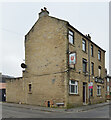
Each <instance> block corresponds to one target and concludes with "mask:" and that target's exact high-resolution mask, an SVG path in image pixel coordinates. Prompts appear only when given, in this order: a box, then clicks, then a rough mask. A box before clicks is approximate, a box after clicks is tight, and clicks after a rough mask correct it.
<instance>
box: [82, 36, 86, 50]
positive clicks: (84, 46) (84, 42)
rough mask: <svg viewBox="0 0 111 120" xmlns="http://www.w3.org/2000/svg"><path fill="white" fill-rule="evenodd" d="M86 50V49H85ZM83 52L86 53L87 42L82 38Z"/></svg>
mask: <svg viewBox="0 0 111 120" xmlns="http://www.w3.org/2000/svg"><path fill="white" fill-rule="evenodd" d="M84 48H85V49H84ZM82 50H83V51H84V52H86V40H85V39H83V38H82Z"/></svg>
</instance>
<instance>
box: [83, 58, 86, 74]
mask: <svg viewBox="0 0 111 120" xmlns="http://www.w3.org/2000/svg"><path fill="white" fill-rule="evenodd" d="M84 63H85V70H84V66H83V64H84ZM82 66H83V73H86V72H87V60H86V59H84V58H83V59H82Z"/></svg>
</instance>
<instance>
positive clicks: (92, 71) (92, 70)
mask: <svg viewBox="0 0 111 120" xmlns="http://www.w3.org/2000/svg"><path fill="white" fill-rule="evenodd" d="M91 75H94V63H93V62H91Z"/></svg>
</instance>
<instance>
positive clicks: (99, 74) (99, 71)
mask: <svg viewBox="0 0 111 120" xmlns="http://www.w3.org/2000/svg"><path fill="white" fill-rule="evenodd" d="M98 76H99V77H101V66H99V67H98Z"/></svg>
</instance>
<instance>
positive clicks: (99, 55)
mask: <svg viewBox="0 0 111 120" xmlns="http://www.w3.org/2000/svg"><path fill="white" fill-rule="evenodd" d="M98 60H101V51H100V50H98Z"/></svg>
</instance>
